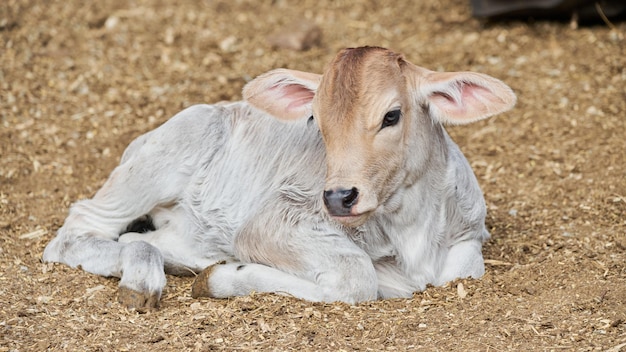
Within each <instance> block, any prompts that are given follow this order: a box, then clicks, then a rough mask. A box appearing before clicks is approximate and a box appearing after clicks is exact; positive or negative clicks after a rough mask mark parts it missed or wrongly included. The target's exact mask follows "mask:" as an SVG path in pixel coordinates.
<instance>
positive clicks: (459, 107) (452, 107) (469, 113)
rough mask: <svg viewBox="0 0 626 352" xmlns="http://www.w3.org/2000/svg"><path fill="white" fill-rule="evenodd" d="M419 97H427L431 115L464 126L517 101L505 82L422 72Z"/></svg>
mask: <svg viewBox="0 0 626 352" xmlns="http://www.w3.org/2000/svg"><path fill="white" fill-rule="evenodd" d="M419 75H420V77H419V79H418V82H419V88H418V92H419V93H418V94H420V95H422V96H424V97H426V100H427V101H428V104H429V108H430V114H431V116H432V117H433V118H435V119H436V120H438V121H440V122H442V123H449V124H466V123H470V122H474V121H478V120H482V119H484V118H487V117H490V116H493V115H496V114H499V113H501V112H504V111H507V110H509V109H511V108H512V107H513V106H514V105H515V102H516V100H517V98H516V97H515V93H513V91H512V90H511V88H509V87H508V86H507V85H506V84H504V82H502V81H500V80H498V79H495V78H493V77H491V76H488V75H485V74H481V73H474V72H433V71H421V72H420V73H419Z"/></svg>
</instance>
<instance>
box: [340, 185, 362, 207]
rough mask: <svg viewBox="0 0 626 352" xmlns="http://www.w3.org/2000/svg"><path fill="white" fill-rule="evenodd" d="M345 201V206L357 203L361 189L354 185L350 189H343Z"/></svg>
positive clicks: (343, 202)
mask: <svg viewBox="0 0 626 352" xmlns="http://www.w3.org/2000/svg"><path fill="white" fill-rule="evenodd" d="M343 192H344V195H343V201H342V204H343V206H344V208H352V206H353V205H354V203H356V200H357V198H358V197H359V190H358V189H356V187H352V189H350V190H345V191H343Z"/></svg>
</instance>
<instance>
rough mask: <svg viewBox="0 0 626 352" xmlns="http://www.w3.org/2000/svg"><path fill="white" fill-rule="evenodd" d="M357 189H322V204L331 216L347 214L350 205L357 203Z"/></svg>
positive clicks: (349, 210)
mask: <svg viewBox="0 0 626 352" xmlns="http://www.w3.org/2000/svg"><path fill="white" fill-rule="evenodd" d="M358 198H359V190H358V189H356V187H352V188H351V189H344V188H338V189H331V190H327V191H324V204H325V205H326V209H328V213H329V214H330V215H332V216H348V215H351V214H350V212H351V210H352V207H353V206H354V205H355V204H356V203H357V200H358Z"/></svg>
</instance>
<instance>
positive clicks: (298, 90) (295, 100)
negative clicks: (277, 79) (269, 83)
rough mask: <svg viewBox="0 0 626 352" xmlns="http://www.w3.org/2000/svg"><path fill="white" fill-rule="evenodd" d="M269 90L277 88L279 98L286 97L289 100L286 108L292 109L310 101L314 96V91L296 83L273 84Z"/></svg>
mask: <svg viewBox="0 0 626 352" xmlns="http://www.w3.org/2000/svg"><path fill="white" fill-rule="evenodd" d="M269 90H270V91H276V90H278V92H277V93H278V95H279V96H280V97H281V99H286V100H287V101H288V102H289V103H288V104H287V108H286V109H287V110H294V109H297V108H299V107H301V106H303V105H306V104H308V103H310V102H311V101H312V100H313V97H314V96H315V92H313V91H312V90H310V89H308V88H306V87H303V86H301V85H296V84H289V85H284V86H283V85H279V86H274V87H272V88H270V89H269Z"/></svg>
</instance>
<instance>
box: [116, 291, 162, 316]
mask: <svg viewBox="0 0 626 352" xmlns="http://www.w3.org/2000/svg"><path fill="white" fill-rule="evenodd" d="M117 300H118V302H120V304H122V305H123V306H125V307H127V308H134V309H136V310H137V311H139V312H145V311H148V310H152V309H157V308H159V295H158V294H157V293H152V294H150V293H148V292H138V291H135V290H131V289H130V288H127V287H123V286H120V288H119V291H118V297H117Z"/></svg>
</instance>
